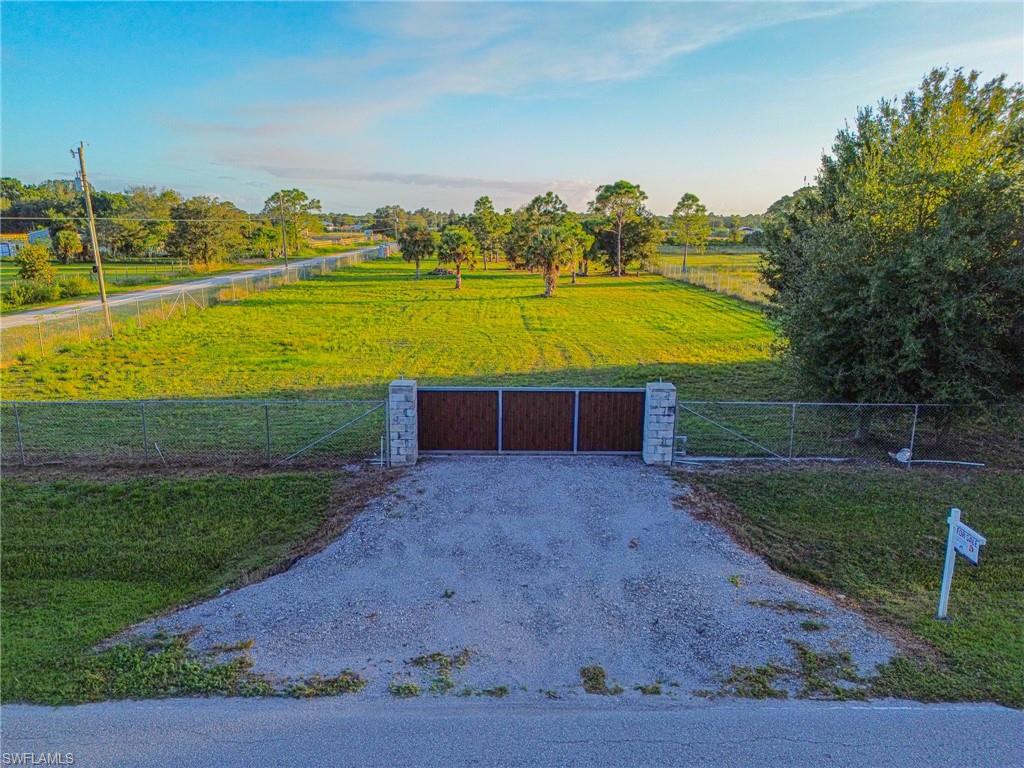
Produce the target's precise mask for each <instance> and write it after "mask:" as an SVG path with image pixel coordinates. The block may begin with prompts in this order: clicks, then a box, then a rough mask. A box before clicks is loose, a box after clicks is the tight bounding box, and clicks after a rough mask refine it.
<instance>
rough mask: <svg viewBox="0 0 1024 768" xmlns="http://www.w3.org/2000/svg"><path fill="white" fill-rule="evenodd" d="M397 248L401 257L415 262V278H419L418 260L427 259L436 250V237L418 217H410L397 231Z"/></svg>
mask: <svg viewBox="0 0 1024 768" xmlns="http://www.w3.org/2000/svg"><path fill="white" fill-rule="evenodd" d="M398 248H399V249H400V250H401V251H402V258H403V259H405V260H406V261H411V262H414V263H415V264H416V279H417V280H419V279H420V262H422V261H424V260H425V259H429V258H430V257H431V256H433V255H434V253H435V251H436V250H437V237H436V236H435V235H434V233H433V232H431V231H430V229H428V228H427V225H426V224H425V223H424V222H423V221H422V220H418V219H415V218H414V219H412V220H411V221H410V222H409V223H408V224H406V225H405V228H404V229H402V230H401V231H399V233H398Z"/></svg>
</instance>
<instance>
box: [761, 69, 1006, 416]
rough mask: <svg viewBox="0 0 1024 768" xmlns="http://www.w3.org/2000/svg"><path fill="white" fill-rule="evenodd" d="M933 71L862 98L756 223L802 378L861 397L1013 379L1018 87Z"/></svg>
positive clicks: (969, 393) (914, 396) (963, 393)
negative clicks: (811, 170)
mask: <svg viewBox="0 0 1024 768" xmlns="http://www.w3.org/2000/svg"><path fill="white" fill-rule="evenodd" d="M1022 93H1024V92H1022V88H1021V86H1020V85H1019V84H1014V85H1009V84H1007V83H1006V81H1005V79H1004V78H997V79H995V80H992V81H990V82H987V83H984V84H982V83H980V82H979V79H978V75H977V74H976V73H971V74H964V73H963V72H961V71H959V70H957V71H953V72H950V71H948V70H941V69H937V70H933V71H932V72H931V73H930V74H929V75H927V76H926V77H925V78H924V80H923V82H922V83H921V87H920V89H919V90H917V91H914V92H910V93H908V94H906V96H904V97H903V99H902V100H900V101H889V100H883V101H880V102H879V103H878V106H877V107H876V108H873V109H872V108H865V109H861V110H860V111H859V113H858V115H857V120H856V122H855V124H854V125H853V126H851V127H849V128H846V129H844V130H842V131H840V132H839V134H838V135H837V136H836V139H835V143H834V145H833V149H832V153H831V154H829V155H826V156H825V157H824V158H823V159H822V165H821V170H820V172H819V175H818V178H817V183H816V185H814V186H813V187H812V188H811V189H809V190H801V191H800V192H799V193H797V194H796V195H794V196H793V197H792V198H790V199H789V200H787V201H785V202H783V203H781V204H780V205H779V206H777V207H776V208H775V213H774V214H773V215H772V217H771V218H770V220H769V221H768V222H767V224H766V231H765V237H766V242H767V246H768V254H767V256H766V259H765V267H764V278H765V281H766V282H767V284H768V286H769V287H770V289H771V296H770V301H771V305H770V313H771V316H772V317H773V318H774V320H775V321H776V323H777V324H778V327H779V330H780V331H781V333H782V336H783V337H784V338H785V341H786V342H787V345H788V350H789V353H790V355H791V356H792V358H793V360H794V361H795V362H796V364H797V366H798V369H799V370H800V372H802V374H803V376H804V377H805V378H806V379H807V380H808V381H809V382H810V383H811V384H812V385H813V386H815V387H816V388H817V389H818V390H819V391H820V392H821V393H822V394H823V395H824V396H826V397H830V398H835V399H840V400H852V401H861V402H870V401H911V402H936V401H938V402H954V403H975V402H980V401H986V400H987V401H992V400H1001V399H1004V398H1008V397H1010V398H1015V397H1019V396H1020V395H1021V393H1022V391H1024V250H1022V249H1024V97H1022Z"/></svg>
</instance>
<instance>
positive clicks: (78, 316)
mask: <svg viewBox="0 0 1024 768" xmlns="http://www.w3.org/2000/svg"><path fill="white" fill-rule="evenodd" d="M75 325H76V326H77V327H78V343H79V344H81V343H82V315H81V313H80V312H79V311H78V310H77V309H76V310H75Z"/></svg>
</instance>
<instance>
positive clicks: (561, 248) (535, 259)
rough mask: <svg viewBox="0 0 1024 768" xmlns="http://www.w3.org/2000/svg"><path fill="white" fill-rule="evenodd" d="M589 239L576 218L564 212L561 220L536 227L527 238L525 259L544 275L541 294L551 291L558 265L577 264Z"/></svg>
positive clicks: (554, 284)
mask: <svg viewBox="0 0 1024 768" xmlns="http://www.w3.org/2000/svg"><path fill="white" fill-rule="evenodd" d="M591 241H592V238H591V237H590V235H588V234H587V233H586V232H585V231H584V229H583V227H582V226H580V223H579V221H578V220H576V218H575V217H571V216H566V217H565V218H564V219H563V220H562V223H561V224H555V225H546V226H542V227H541V228H540V229H538V230H537V232H536V233H535V234H534V236H533V237H532V238H531V240H530V249H529V252H528V253H527V257H526V263H527V264H528V265H529V266H531V267H535V268H537V269H539V270H540V271H541V273H542V274H543V275H544V296H545V298H550V297H551V296H553V295H554V293H555V288H556V287H557V286H558V275H559V273H560V272H561V271H562V268H563V267H568V266H574V265H575V264H577V263H578V262H579V260H580V257H581V256H582V255H583V252H584V251H585V250H586V249H587V248H589V247H590V242H591Z"/></svg>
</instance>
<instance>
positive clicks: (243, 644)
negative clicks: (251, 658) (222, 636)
mask: <svg viewBox="0 0 1024 768" xmlns="http://www.w3.org/2000/svg"><path fill="white" fill-rule="evenodd" d="M255 644H256V641H255V640H253V639H252V638H251V637H250V638H249V639H247V640H239V641H238V642H237V643H214V644H213V645H211V646H210V647H209V651H210V653H238V652H240V651H249V650H252V647H253V646H254V645H255Z"/></svg>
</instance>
